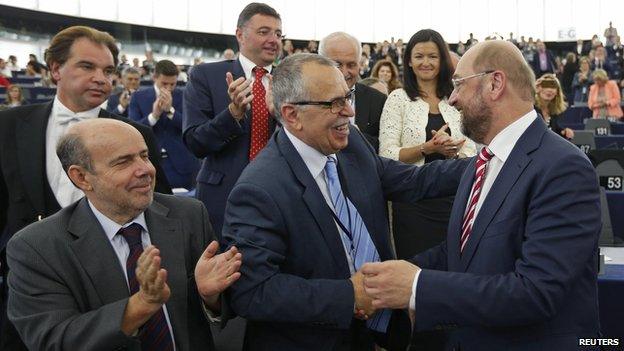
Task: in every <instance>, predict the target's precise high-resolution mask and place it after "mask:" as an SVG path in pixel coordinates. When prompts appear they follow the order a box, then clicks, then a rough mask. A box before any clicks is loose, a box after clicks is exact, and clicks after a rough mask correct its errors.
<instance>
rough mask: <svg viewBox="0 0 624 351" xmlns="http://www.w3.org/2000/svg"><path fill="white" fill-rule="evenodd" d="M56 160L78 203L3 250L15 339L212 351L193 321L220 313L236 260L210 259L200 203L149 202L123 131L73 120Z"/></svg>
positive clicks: (151, 180)
mask: <svg viewBox="0 0 624 351" xmlns="http://www.w3.org/2000/svg"><path fill="white" fill-rule="evenodd" d="M57 154H58V157H59V159H60V160H61V164H62V166H63V169H64V170H65V172H67V175H68V176H69V178H70V179H71V181H72V183H74V184H75V185H76V186H77V187H78V188H80V189H81V190H82V191H83V192H84V193H85V198H82V199H80V200H78V201H77V202H75V203H73V204H71V205H69V206H67V207H65V208H64V209H62V210H60V211H59V212H57V213H56V214H54V215H52V216H51V217H49V218H46V219H44V220H42V221H39V222H37V223H34V224H32V225H30V226H28V227H26V228H24V229H23V230H21V231H19V232H18V233H17V234H16V235H15V236H14V237H13V238H12V239H11V240H10V241H9V244H8V246H7V259H8V262H9V264H10V265H11V272H10V274H9V281H8V284H9V302H8V315H9V318H10V319H11V321H12V322H13V323H15V326H16V328H17V330H18V331H19V333H20V335H21V337H22V340H24V342H26V343H27V344H28V347H29V348H30V349H32V350H51V349H57V348H59V347H60V345H62V348H63V349H67V350H100V349H104V348H107V349H122V348H123V349H138V348H139V347H140V349H142V350H173V349H174V345H175V349H177V350H199V349H206V350H214V347H212V339H211V335H210V328H209V325H208V319H209V318H210V317H208V316H205V315H204V313H207V312H206V311H205V310H206V308H208V309H209V310H219V309H220V302H219V300H220V298H219V295H220V293H221V292H222V291H223V290H224V289H225V288H227V287H228V286H229V285H230V284H231V283H232V282H234V281H235V280H236V279H238V277H240V273H238V268H239V267H240V259H241V255H240V254H239V253H237V250H236V248H231V249H230V250H229V251H228V252H225V253H222V254H220V255H216V256H215V253H216V251H217V249H218V243H217V242H216V241H212V243H210V241H211V240H213V239H214V233H213V232H212V228H211V227H210V223H209V221H208V213H207V212H206V209H205V207H204V206H203V204H202V203H201V202H199V201H197V200H194V199H190V198H177V197H174V196H172V195H163V194H154V191H153V188H154V185H155V173H156V170H155V169H154V167H153V165H152V164H151V162H150V161H149V158H148V148H147V146H146V144H145V141H144V139H143V137H142V135H141V134H140V133H139V132H138V131H137V130H136V129H135V128H133V127H132V126H130V125H128V124H127V123H124V122H121V121H116V120H111V119H93V120H89V121H84V122H80V123H76V124H75V125H74V126H72V127H70V128H69V130H68V131H67V133H66V134H65V135H63V136H62V137H61V139H60V140H59V142H58V146H57ZM209 243H210V245H209ZM96 257H97V258H96ZM137 333H138V335H137ZM135 335H136V336H135Z"/></svg>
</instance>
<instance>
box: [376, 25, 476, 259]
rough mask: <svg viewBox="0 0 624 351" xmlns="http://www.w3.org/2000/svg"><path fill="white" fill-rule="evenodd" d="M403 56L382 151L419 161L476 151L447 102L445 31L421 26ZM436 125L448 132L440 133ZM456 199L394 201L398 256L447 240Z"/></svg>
mask: <svg viewBox="0 0 624 351" xmlns="http://www.w3.org/2000/svg"><path fill="white" fill-rule="evenodd" d="M403 55H404V56H403V57H404V60H403V62H404V66H403V88H400V89H396V90H394V91H393V92H392V93H390V95H389V96H388V99H387V100H386V104H385V105H384V110H383V112H382V114H381V120H380V128H379V154H380V155H381V156H385V157H388V158H392V159H395V160H399V161H402V162H406V163H413V164H416V165H423V164H425V163H427V162H432V161H434V160H439V159H445V158H452V157H468V156H473V155H474V154H475V146H474V143H473V142H472V141H471V140H469V139H466V138H465V137H464V136H463V135H462V133H461V122H460V120H461V117H460V114H459V112H458V111H457V110H456V109H455V108H454V107H452V106H450V105H449V104H448V103H447V99H448V97H449V96H450V94H451V92H452V91H453V84H452V82H451V76H452V75H453V69H452V67H451V60H450V56H449V53H448V49H447V47H446V43H445V42H444V39H442V36H441V35H440V34H439V33H438V32H436V31H434V30H431V29H424V30H421V31H419V32H418V33H416V34H414V35H413V36H412V38H411V39H410V41H409V42H408V43H407V46H406V48H405V51H404V52H403ZM434 130H435V131H440V130H444V131H445V132H444V134H440V135H438V133H434V132H433V131H434ZM434 134H435V135H434ZM440 136H444V137H449V136H450V137H449V138H450V139H449V140H448V143H441V144H440V143H436V140H437V139H438V138H440ZM452 203H453V198H452V197H451V198H443V199H429V200H423V201H420V202H419V203H418V204H416V205H415V206H413V205H409V204H402V203H396V202H395V203H393V204H392V232H393V235H394V244H395V247H396V252H397V256H398V257H399V258H409V257H411V256H413V255H414V254H416V253H418V252H421V251H424V250H426V249H428V248H430V247H433V246H435V245H437V244H438V243H440V242H441V241H443V240H444V239H445V238H446V229H447V226H448V219H449V216H450V211H451V206H452Z"/></svg>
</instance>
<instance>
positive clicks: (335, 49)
mask: <svg viewBox="0 0 624 351" xmlns="http://www.w3.org/2000/svg"><path fill="white" fill-rule="evenodd" d="M319 54H320V55H323V56H325V57H328V58H330V59H332V60H334V61H336V63H338V69H340V72H342V75H343V76H344V78H345V81H346V82H347V87H348V88H349V89H354V90H355V103H354V105H353V106H352V107H354V109H355V118H351V119H350V120H351V124H354V125H356V126H357V127H358V128H359V129H360V131H361V132H362V133H363V134H364V136H365V137H366V140H368V141H369V142H370V143H371V145H373V147H374V148H375V151H378V150H379V118H381V112H382V111H383V107H384V104H385V103H386V95H384V94H382V93H380V92H378V91H377V90H375V89H373V88H371V87H368V86H366V85H364V84H360V83H358V82H357V81H358V80H359V79H360V66H359V62H360V57H361V56H362V45H360V41H359V40H357V39H356V38H355V37H353V36H352V35H349V34H347V33H344V32H335V33H331V34H329V35H328V36H326V37H325V38H323V39H322V40H321V44H320V46H319Z"/></svg>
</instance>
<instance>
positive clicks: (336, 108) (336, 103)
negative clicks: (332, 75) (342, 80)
mask: <svg viewBox="0 0 624 351" xmlns="http://www.w3.org/2000/svg"><path fill="white" fill-rule="evenodd" d="M354 94H355V89H351V90H350V91H349V93H348V94H347V95H345V96H344V97H339V98H335V99H333V100H330V101H299V102H291V104H293V105H300V106H301V105H316V106H323V107H324V108H329V109H330V111H331V113H338V112H340V111H342V110H343V109H344V108H345V106H347V104H351V102H352V101H353V95H354Z"/></svg>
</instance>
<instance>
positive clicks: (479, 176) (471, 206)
mask: <svg viewBox="0 0 624 351" xmlns="http://www.w3.org/2000/svg"><path fill="white" fill-rule="evenodd" d="M493 156H494V154H493V153H492V152H491V151H490V150H489V149H488V148H487V147H484V148H482V149H481V152H480V153H479V156H477V162H476V163H475V168H476V171H475V181H474V183H473V184H472V192H471V193H472V197H471V198H470V202H469V203H468V211H467V212H466V214H465V215H464V221H463V223H462V232H461V240H460V250H459V251H460V252H463V251H464V247H465V246H466V243H467V242H468V238H469V237H470V233H471V232H472V224H473V223H474V220H475V210H476V207H477V202H479V197H480V195H481V188H482V186H483V181H484V179H485V169H486V167H487V164H488V162H489V161H490V160H491V159H492V157H493Z"/></svg>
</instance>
